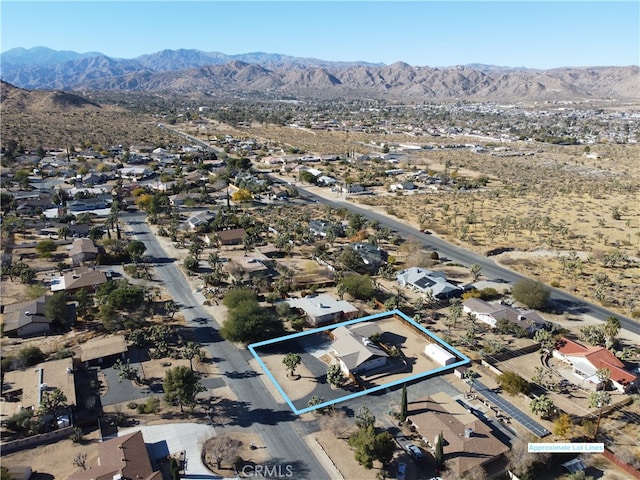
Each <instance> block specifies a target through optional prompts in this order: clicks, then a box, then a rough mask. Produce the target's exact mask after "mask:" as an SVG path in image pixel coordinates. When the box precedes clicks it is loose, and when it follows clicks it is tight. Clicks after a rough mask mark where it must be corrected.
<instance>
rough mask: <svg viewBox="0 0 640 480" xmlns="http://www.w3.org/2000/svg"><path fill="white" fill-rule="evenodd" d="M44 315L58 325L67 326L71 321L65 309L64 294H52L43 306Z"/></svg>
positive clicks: (65, 300) (65, 298)
mask: <svg viewBox="0 0 640 480" xmlns="http://www.w3.org/2000/svg"><path fill="white" fill-rule="evenodd" d="M44 315H45V317H47V318H48V319H49V320H51V321H52V322H55V323H57V324H59V325H63V326H65V327H66V326H69V324H70V323H71V321H72V318H71V316H70V315H69V314H68V309H67V294H66V292H57V293H54V294H53V295H52V296H51V297H50V298H49V299H48V301H47V303H46V304H45V306H44Z"/></svg>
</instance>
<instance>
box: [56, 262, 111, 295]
mask: <svg viewBox="0 0 640 480" xmlns="http://www.w3.org/2000/svg"><path fill="white" fill-rule="evenodd" d="M107 281H108V279H107V275H106V274H105V273H104V272H101V271H98V270H93V269H90V268H88V267H78V268H76V269H75V270H73V271H71V272H68V273H65V274H64V275H63V276H61V277H55V278H53V279H51V291H52V292H59V291H62V290H64V291H67V292H74V291H76V290H80V289H81V288H84V289H86V290H91V291H94V290H95V288H96V287H97V286H98V285H102V284H103V283H107Z"/></svg>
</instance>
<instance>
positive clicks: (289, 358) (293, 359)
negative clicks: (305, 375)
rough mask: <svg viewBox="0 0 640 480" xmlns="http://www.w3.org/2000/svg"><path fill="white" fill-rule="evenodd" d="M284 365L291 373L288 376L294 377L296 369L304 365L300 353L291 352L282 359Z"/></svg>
mask: <svg viewBox="0 0 640 480" xmlns="http://www.w3.org/2000/svg"><path fill="white" fill-rule="evenodd" d="M282 363H283V364H284V366H285V367H286V368H287V372H289V373H288V375H289V376H291V377H293V375H294V374H295V371H296V368H298V365H300V363H302V357H301V356H300V354H298V353H292V352H289V353H287V354H286V355H285V356H284V358H283V359H282Z"/></svg>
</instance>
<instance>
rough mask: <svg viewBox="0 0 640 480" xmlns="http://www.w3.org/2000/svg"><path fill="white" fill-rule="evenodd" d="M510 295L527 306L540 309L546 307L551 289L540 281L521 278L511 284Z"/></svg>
mask: <svg viewBox="0 0 640 480" xmlns="http://www.w3.org/2000/svg"><path fill="white" fill-rule="evenodd" d="M511 295H512V296H513V298H514V299H515V300H516V301H518V302H520V303H524V304H525V305H526V306H527V307H529V308H534V309H538V310H541V309H544V308H546V306H547V304H548V302H549V297H550V295H551V290H550V289H549V287H547V286H546V285H545V284H544V283H542V282H540V281H537V280H530V279H528V278H523V279H521V280H518V281H517V282H516V283H515V284H514V285H513V290H512V292H511Z"/></svg>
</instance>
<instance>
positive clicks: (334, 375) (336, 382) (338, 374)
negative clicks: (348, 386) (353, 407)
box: [327, 363, 344, 388]
mask: <svg viewBox="0 0 640 480" xmlns="http://www.w3.org/2000/svg"><path fill="white" fill-rule="evenodd" d="M327 382H328V383H329V385H331V386H333V387H336V388H337V387H339V386H340V385H342V384H343V383H344V374H343V373H342V369H341V368H340V365H338V364H335V363H334V364H333V365H329V367H328V368H327Z"/></svg>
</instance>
